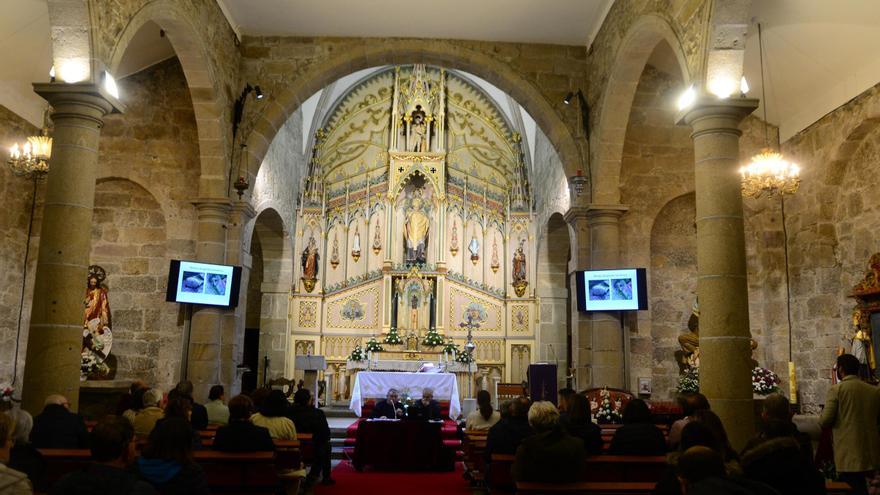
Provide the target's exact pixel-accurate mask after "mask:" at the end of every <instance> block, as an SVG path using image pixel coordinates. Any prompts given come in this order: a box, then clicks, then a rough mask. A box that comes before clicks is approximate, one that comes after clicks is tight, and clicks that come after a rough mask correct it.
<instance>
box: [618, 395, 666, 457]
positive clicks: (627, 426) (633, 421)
mask: <svg viewBox="0 0 880 495" xmlns="http://www.w3.org/2000/svg"><path fill="white" fill-rule="evenodd" d="M608 453H609V454H613V455H663V454H665V453H666V438H665V437H664V436H663V432H662V431H660V429H659V428H657V426H655V425H654V423H652V422H651V410H650V409H648V404H647V403H646V402H645V401H643V400H642V399H632V400H631V401H629V403H628V404H627V405H626V407H624V409H623V426H621V427H620V428H618V430H617V431H616V432H615V433H614V438H612V439H611V447H610V448H609V449H608Z"/></svg>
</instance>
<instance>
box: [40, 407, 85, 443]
mask: <svg viewBox="0 0 880 495" xmlns="http://www.w3.org/2000/svg"><path fill="white" fill-rule="evenodd" d="M45 404H46V407H44V408H43V412H41V413H40V414H38V415H37V417H36V418H34V429H33V430H31V443H32V444H33V445H34V447H36V448H38V449H84V448H86V447H88V446H89V430H88V429H87V428H86V423H85V422H84V421H83V419H82V416H80V415H79V414H75V413H72V412H70V410H69V409H68V407H69V406H70V403H69V402H67V399H65V398H64V396H61V395H50V396H49V397H46V402H45Z"/></svg>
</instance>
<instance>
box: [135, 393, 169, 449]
mask: <svg viewBox="0 0 880 495" xmlns="http://www.w3.org/2000/svg"><path fill="white" fill-rule="evenodd" d="M143 401H144V408H143V409H141V410H140V411H138V413H137V414H135V416H134V421H132V426H134V434H135V435H137V436H139V437H146V436H148V435H149V434H150V432H151V431H153V427H154V426H156V421H159V419H161V418H162V417H163V416H165V412H164V411H162V408H161V407H159V404H161V402H162V391H161V390H159V389H158V388H151V389H150V390H147V391H146V392H144V398H143Z"/></svg>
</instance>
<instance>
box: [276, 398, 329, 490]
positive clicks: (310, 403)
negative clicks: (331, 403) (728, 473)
mask: <svg viewBox="0 0 880 495" xmlns="http://www.w3.org/2000/svg"><path fill="white" fill-rule="evenodd" d="M287 417H288V419H290V420H291V421H293V424H294V426H296V431H298V432H301V433H311V434H312V446H313V449H314V452H315V461H314V463H313V464H312V467H311V469H310V470H309V474H308V476H306V479H305V482H306V486H311V485H314V484H315V483H316V482H317V481H318V479H319V478H323V479H321V484H323V485H333V484H335V483H336V480H334V479H333V478H332V477H331V475H330V471H331V463H330V456H331V454H332V449H331V446H330V425H329V424H328V423H327V416H326V415H324V411H322V410H320V409H318V408H316V407H315V401H314V396H313V395H312V392H311V391H310V390H309V389H307V388H301V389H299V390H297V391H296V393H295V394H293V406H292V407H290V408H289V409H288V410H287Z"/></svg>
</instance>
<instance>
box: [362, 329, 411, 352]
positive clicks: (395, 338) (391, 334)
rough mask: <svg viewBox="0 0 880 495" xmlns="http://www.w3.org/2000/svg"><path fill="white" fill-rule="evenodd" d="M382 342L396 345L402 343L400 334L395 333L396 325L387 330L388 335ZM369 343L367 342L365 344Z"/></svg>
mask: <svg viewBox="0 0 880 495" xmlns="http://www.w3.org/2000/svg"><path fill="white" fill-rule="evenodd" d="M382 342H383V343H385V344H388V345H398V344H402V343H403V339H402V338H400V334H399V333H397V327H391V330H389V331H388V335H386V336H385V338H384V339H383V340H382ZM367 345H369V344H367ZM367 350H368V351H373V350H379V351H381V350H382V349H367Z"/></svg>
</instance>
